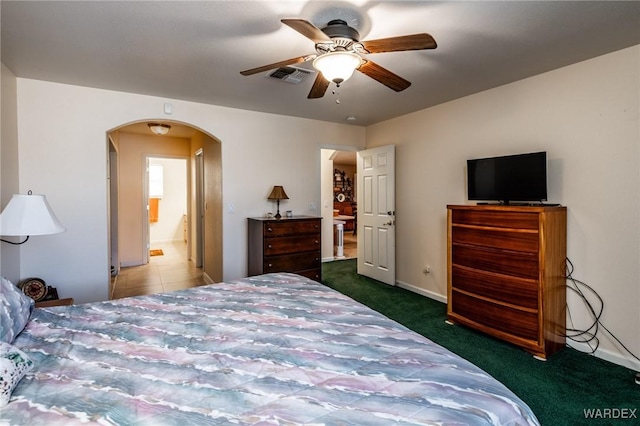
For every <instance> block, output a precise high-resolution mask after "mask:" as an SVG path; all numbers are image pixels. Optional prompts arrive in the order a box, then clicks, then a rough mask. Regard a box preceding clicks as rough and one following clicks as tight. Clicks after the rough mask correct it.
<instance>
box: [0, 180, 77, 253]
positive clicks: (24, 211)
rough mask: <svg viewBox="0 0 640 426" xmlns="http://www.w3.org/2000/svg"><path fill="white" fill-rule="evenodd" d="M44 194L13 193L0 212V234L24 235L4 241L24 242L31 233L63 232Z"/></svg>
mask: <svg viewBox="0 0 640 426" xmlns="http://www.w3.org/2000/svg"><path fill="white" fill-rule="evenodd" d="M64 231H65V229H64V227H63V226H62V225H61V224H60V222H58V219H57V218H56V215H55V214H54V213H53V210H51V207H50V206H49V203H48V202H47V198H46V197H45V196H44V195H33V194H32V193H31V191H29V192H28V194H27V195H24V194H14V195H13V197H12V198H11V200H9V204H7V206H6V207H5V209H4V210H3V211H2V214H0V235H2V236H5V237H12V236H24V237H26V238H25V239H24V241H21V242H13V241H7V240H5V239H0V240H2V241H3V242H5V243H9V244H14V245H19V244H24V243H26V242H27V240H28V239H29V236H31V235H49V234H57V233H59V232H64Z"/></svg>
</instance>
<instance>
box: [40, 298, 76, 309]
mask: <svg viewBox="0 0 640 426" xmlns="http://www.w3.org/2000/svg"><path fill="white" fill-rule="evenodd" d="M69 305H73V297H67V298H66V299H55V300H45V301H44V302H36V308H50V307H52V306H69Z"/></svg>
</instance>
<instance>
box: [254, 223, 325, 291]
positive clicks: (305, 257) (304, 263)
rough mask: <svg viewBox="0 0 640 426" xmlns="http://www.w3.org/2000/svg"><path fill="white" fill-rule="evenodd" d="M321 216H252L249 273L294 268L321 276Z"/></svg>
mask: <svg viewBox="0 0 640 426" xmlns="http://www.w3.org/2000/svg"><path fill="white" fill-rule="evenodd" d="M320 221H321V218H320V217H314V216H293V217H290V218H282V219H269V218H249V219H248V223H249V275H250V276H251V275H259V274H267V273H270V272H295V273H296V274H300V275H303V276H305V277H307V278H311V279H312V280H315V281H318V282H320V280H321V279H322V269H321V266H322V257H321V241H322V239H321V234H320V231H321V223H320Z"/></svg>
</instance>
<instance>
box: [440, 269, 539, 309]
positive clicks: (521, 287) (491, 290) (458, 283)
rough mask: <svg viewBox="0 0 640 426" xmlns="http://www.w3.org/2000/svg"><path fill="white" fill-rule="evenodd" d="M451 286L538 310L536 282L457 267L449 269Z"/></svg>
mask: <svg viewBox="0 0 640 426" xmlns="http://www.w3.org/2000/svg"><path fill="white" fill-rule="evenodd" d="M451 277H452V286H453V288H454V289H456V290H464V291H466V292H469V293H473V294H477V295H479V296H483V297H487V298H491V299H494V300H496V301H500V302H504V303H509V304H512V305H516V306H520V307H523V308H528V309H538V282H537V281H535V280H526V279H523V278H516V277H507V276H503V275H496V274H491V273H487V272H483V271H478V270H476V269H466V268H463V267H461V266H458V265H453V266H452V268H451Z"/></svg>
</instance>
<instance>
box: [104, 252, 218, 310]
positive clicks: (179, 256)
mask: <svg viewBox="0 0 640 426" xmlns="http://www.w3.org/2000/svg"><path fill="white" fill-rule="evenodd" d="M151 248H153V249H162V251H163V252H164V255H162V256H151V257H150V261H149V263H148V264H146V265H141V266H131V267H127V268H121V269H120V274H118V276H117V278H116V284H115V288H114V291H113V296H112V299H119V298H121V297H128V296H141V295H143V294H153V293H161V292H166V291H173V290H181V289H184V288H190V287H196V286H200V285H204V284H206V283H205V281H204V278H203V277H202V268H196V267H195V265H194V262H192V261H190V260H188V259H187V244H186V243H185V242H184V241H173V242H166V243H160V244H152V247H151Z"/></svg>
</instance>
